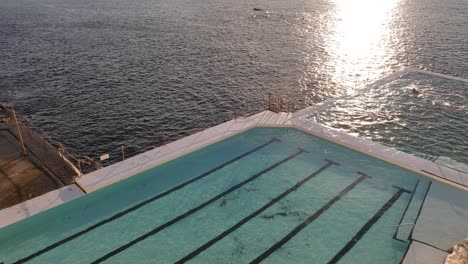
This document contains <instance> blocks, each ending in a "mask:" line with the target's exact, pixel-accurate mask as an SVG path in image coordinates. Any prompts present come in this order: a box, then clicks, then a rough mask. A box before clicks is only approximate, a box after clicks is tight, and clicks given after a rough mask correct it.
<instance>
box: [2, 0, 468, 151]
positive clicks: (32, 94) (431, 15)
mask: <svg viewBox="0 0 468 264" xmlns="http://www.w3.org/2000/svg"><path fill="white" fill-rule="evenodd" d="M253 8H260V9H261V10H260V11H254V10H253ZM467 18H468V3H467V1H466V0H446V1H437V0H414V1H409V0H381V1H373V0H352V1H351V0H309V1H303V0H291V1H277V0H273V1H271V0H270V1H266V0H256V1H245V0H240V1H227V0H202V1H188V0H138V1H129V0H93V1H90V0H60V1H59V0H34V1H33V0H0V101H3V102H5V101H6V102H9V103H10V104H12V105H13V106H14V107H15V108H16V109H17V111H18V112H19V113H20V114H21V115H23V116H25V117H27V118H29V119H30V120H31V122H32V124H33V125H34V126H35V127H40V128H43V129H44V130H45V131H46V134H48V135H49V136H50V137H51V138H53V139H55V140H58V141H61V142H62V143H64V145H65V146H66V147H67V148H68V149H69V150H70V151H72V152H75V153H80V154H84V155H88V156H92V157H96V156H99V155H101V154H104V153H111V159H117V158H118V147H119V146H120V145H121V144H125V145H126V148H127V152H128V153H129V154H130V153H132V152H136V151H143V150H144V149H145V148H148V147H151V146H157V145H160V144H162V143H163V141H164V140H167V141H172V140H175V139H177V138H180V137H183V136H185V135H188V134H191V133H194V132H196V131H199V130H202V129H204V128H206V127H210V126H212V125H214V124H218V123H220V122H222V121H225V120H229V119H231V118H232V117H233V116H234V115H237V114H245V113H249V112H253V111H259V110H262V109H263V108H264V107H265V105H266V104H265V99H266V97H267V95H268V93H270V92H271V93H273V94H284V95H287V96H289V97H291V98H292V100H294V101H296V102H300V103H302V104H306V105H313V104H314V103H316V102H319V101H322V100H324V99H326V98H328V97H331V96H335V95H340V94H343V93H345V92H349V91H350V90H353V89H355V88H357V87H360V86H362V85H364V84H366V83H368V82H370V81H372V80H375V79H378V78H379V77H381V76H383V75H386V74H388V73H391V72H393V71H395V70H397V69H399V68H400V67H402V66H412V67H418V68H419V67H420V68H423V69H428V70H433V71H435V72H442V73H446V74H450V75H457V76H459V75H461V74H462V71H463V70H462V69H463V67H465V68H466V66H467V65H466V62H467V60H468V46H467V45H466V44H465V43H466V40H467V38H468V23H467Z"/></svg>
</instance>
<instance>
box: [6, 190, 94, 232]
mask: <svg viewBox="0 0 468 264" xmlns="http://www.w3.org/2000/svg"><path fill="white" fill-rule="evenodd" d="M83 195H85V192H84V191H83V190H81V189H80V188H79V187H78V186H77V185H75V184H71V185H68V186H65V187H62V188H60V189H57V190H54V191H51V192H48V193H46V194H43V195H41V196H37V197H35V198H33V199H31V200H27V201H25V202H22V203H20V204H16V205H13V206H11V207H8V208H5V209H3V210H0V228H2V227H5V226H8V225H11V224H14V223H16V222H19V221H21V220H23V219H25V218H28V217H30V216H33V215H35V214H38V213H40V212H44V211H46V210H49V209H51V208H53V207H56V206H58V205H61V204H63V203H66V202H69V201H71V200H74V199H76V198H78V197H80V196H83Z"/></svg>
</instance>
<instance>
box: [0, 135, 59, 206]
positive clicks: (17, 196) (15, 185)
mask: <svg viewBox="0 0 468 264" xmlns="http://www.w3.org/2000/svg"><path fill="white" fill-rule="evenodd" d="M62 186H64V185H63V183H62V182H60V181H59V180H58V179H57V178H56V177H54V176H53V175H50V174H48V173H47V172H46V171H44V170H43V169H41V168H39V167H38V166H36V165H35V164H34V163H32V162H31V160H30V159H29V158H28V157H24V156H23V155H22V150H21V147H20V145H19V144H18V141H17V140H16V138H15V137H14V136H13V135H12V134H11V133H10V132H9V131H8V130H0V209H3V208H6V207H10V206H12V205H15V204H17V203H20V202H23V201H25V200H27V199H31V198H33V197H36V196H39V195H42V194H44V193H46V192H49V191H52V190H55V189H57V188H60V187H62Z"/></svg>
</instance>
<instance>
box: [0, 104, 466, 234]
mask: <svg viewBox="0 0 468 264" xmlns="http://www.w3.org/2000/svg"><path fill="white" fill-rule="evenodd" d="M254 127H284V128H294V129H298V130H300V131H303V132H305V133H308V134H311V135H313V136H316V137H319V138H322V139H324V140H327V141H330V142H333V143H335V144H338V145H341V146H344V147H347V148H350V149H353V150H355V151H359V152H361V153H364V154H366V155H369V156H371V157H374V158H377V159H380V160H383V161H386V162H388V163H391V164H394V165H396V166H399V167H402V168H404V169H407V170H410V171H413V172H416V173H419V174H422V175H424V176H426V177H430V178H432V179H435V180H438V181H442V182H444V183H446V184H450V185H452V186H455V187H458V188H461V189H463V190H468V186H467V185H468V174H465V173H462V172H459V171H456V170H453V169H450V168H447V167H443V166H440V165H437V164H436V163H434V162H431V161H428V160H425V159H422V158H419V157H416V156H413V155H411V154H408V153H404V152H401V151H398V150H396V149H394V148H391V147H387V146H384V145H381V144H379V143H376V142H372V141H369V140H366V139H362V138H358V137H355V136H352V135H349V134H346V133H344V132H342V131H339V130H337V129H334V128H330V127H326V126H324V125H321V124H318V123H316V122H313V121H310V120H307V119H305V116H304V115H297V114H296V113H293V114H291V113H274V112H271V111H263V112H260V113H257V114H255V115H252V116H249V117H239V118H236V119H233V120H230V121H227V122H225V123H222V124H220V125H217V126H214V127H211V128H208V129H206V130H203V131H200V132H198V133H195V134H192V135H190V136H187V137H184V138H182V139H179V140H177V141H174V142H171V143H169V144H166V145H163V146H160V147H158V148H155V149H153V150H150V151H147V152H145V153H142V154H139V155H137V156H134V157H132V158H129V159H126V160H124V161H121V162H118V163H115V164H113V165H110V166H108V167H104V168H102V169H100V170H97V171H94V172H91V173H89V174H85V175H83V176H80V177H78V178H77V179H76V181H75V184H73V185H69V186H65V187H63V188H62V189H59V190H55V191H52V192H49V193H47V194H45V195H42V196H39V197H36V198H34V199H32V200H29V201H26V202H24V203H21V204H18V205H15V206H13V207H9V208H6V209H3V210H1V211H0V216H7V215H9V214H13V212H16V213H15V215H14V217H13V218H10V217H0V228H1V227H4V226H7V225H10V224H13V223H16V222H18V221H21V220H23V219H25V218H27V217H30V216H32V215H34V214H37V213H40V212H43V211H46V210H48V209H50V208H53V207H55V206H58V205H60V204H63V203H65V202H68V201H70V200H72V199H74V198H76V197H79V196H82V195H85V194H86V193H90V192H94V191H96V190H99V189H101V188H104V187H106V186H109V185H111V184H113V183H116V182H119V181H121V180H124V179H126V178H129V177H132V176H135V175H137V174H138V173H141V172H143V171H146V170H149V169H151V168H154V167H157V166H159V165H161V164H163V163H166V162H168V161H171V160H173V159H176V158H179V157H181V156H184V155H187V154H188V153H191V152H193V151H196V150H199V149H201V148H203V147H206V146H208V145H211V144H214V143H216V142H219V141H222V140H224V139H226V138H228V137H231V136H234V135H237V134H240V133H242V132H244V131H246V130H248V129H251V128H254ZM66 188H72V189H74V190H75V189H76V196H72V197H69V198H68V197H62V196H63V190H64V189H66ZM51 199H52V200H54V202H53V203H48V201H50V200H51ZM45 204H47V206H45Z"/></svg>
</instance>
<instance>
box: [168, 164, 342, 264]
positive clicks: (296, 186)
mask: <svg viewBox="0 0 468 264" xmlns="http://www.w3.org/2000/svg"><path fill="white" fill-rule="evenodd" d="M325 160H326V161H327V163H326V164H325V165H323V166H322V167H320V168H319V169H318V170H316V171H315V172H313V173H312V174H310V175H309V176H307V177H305V178H304V179H302V180H301V181H300V182H298V183H296V184H295V185H294V186H292V187H291V188H289V189H287V190H286V191H284V192H283V193H281V194H280V195H278V196H276V197H275V198H274V199H272V200H270V201H269V202H268V203H267V204H265V205H264V206H262V207H261V208H260V209H258V210H256V211H255V212H253V213H252V214H250V215H248V216H247V217H245V218H243V219H242V220H241V221H239V222H238V223H236V224H235V225H233V226H232V227H230V228H229V229H227V230H225V231H224V232H222V233H221V234H219V235H218V236H216V237H215V238H213V239H211V240H210V241H208V242H207V243H205V244H204V245H202V246H201V247H199V248H197V249H196V250H194V251H192V252H191V253H189V254H188V255H186V256H185V257H183V258H182V259H180V260H178V261H177V262H175V263H176V264H181V263H185V262H187V261H189V260H191V259H193V258H194V257H196V256H197V255H199V254H200V253H202V252H203V251H205V250H206V249H208V248H209V247H211V246H212V245H214V244H216V243H217V242H218V241H220V240H221V239H223V238H225V237H226V236H228V235H229V234H230V233H232V232H234V231H235V230H237V229H238V228H240V227H241V226H242V225H244V224H245V223H247V222H249V221H250V220H252V219H253V218H255V217H256V216H258V215H259V214H261V213H262V212H264V211H265V210H266V209H268V208H270V207H271V206H272V205H274V204H276V203H277V202H279V201H280V200H281V199H283V198H284V197H286V196H287V195H288V194H290V193H292V192H294V191H296V190H297V189H298V188H299V187H301V186H302V185H304V184H305V183H307V182H308V181H309V180H310V179H312V178H314V177H315V176H317V175H319V174H320V173H321V172H323V171H324V170H326V169H327V168H328V167H330V166H332V165H339V164H338V163H336V162H334V161H332V160H328V159H325Z"/></svg>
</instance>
